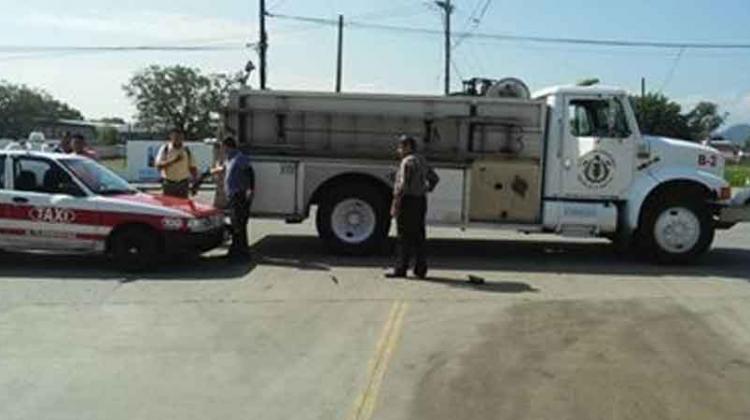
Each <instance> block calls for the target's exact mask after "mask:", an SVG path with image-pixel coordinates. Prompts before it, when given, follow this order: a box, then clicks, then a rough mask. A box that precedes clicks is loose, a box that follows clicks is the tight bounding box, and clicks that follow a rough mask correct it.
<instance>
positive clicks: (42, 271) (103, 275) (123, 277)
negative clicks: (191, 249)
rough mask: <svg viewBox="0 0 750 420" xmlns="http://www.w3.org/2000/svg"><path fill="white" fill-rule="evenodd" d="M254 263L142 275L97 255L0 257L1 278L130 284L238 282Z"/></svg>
mask: <svg viewBox="0 0 750 420" xmlns="http://www.w3.org/2000/svg"><path fill="white" fill-rule="evenodd" d="M256 266H257V263H255V262H253V261H250V262H247V261H246V262H241V261H232V260H228V259H226V258H224V257H223V256H207V257H201V258H191V259H184V260H171V261H165V262H163V263H160V264H157V265H156V266H155V267H154V268H152V269H150V270H147V271H145V272H142V273H132V274H131V273H125V272H122V271H120V270H118V269H117V268H115V267H113V264H112V262H111V261H110V260H108V259H106V258H104V257H96V256H78V255H76V256H69V255H49V254H20V253H18V254H17V253H2V254H0V279H2V278H24V279H34V278H40V279H50V278H52V279H61V280H65V279H71V280H111V281H119V282H122V283H129V282H134V281H140V280H148V281H206V280H239V279H242V278H243V277H245V276H246V275H247V274H248V273H250V272H251V271H252V270H254V269H255V267H256Z"/></svg>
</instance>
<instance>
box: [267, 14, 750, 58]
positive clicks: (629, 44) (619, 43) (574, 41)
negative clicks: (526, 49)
mask: <svg viewBox="0 0 750 420" xmlns="http://www.w3.org/2000/svg"><path fill="white" fill-rule="evenodd" d="M269 17H273V18H277V19H286V20H295V21H299V22H307V23H312V24H318V25H327V26H334V25H336V24H337V23H338V22H337V21H336V20H334V19H326V18H318V17H309V16H295V15H286V14H278V13H276V14H270V15H269ZM347 26H351V27H358V28H363V29H377V30H384V31H395V32H403V33H413V34H422V35H440V36H443V35H444V31H440V30H435V29H426V28H413V27H406V26H396V25H385V24H377V23H366V22H356V21H350V22H348V23H347ZM453 34H454V35H456V36H459V37H466V38H476V39H488V40H496V41H508V42H530V43H540V44H568V45H590V46H599V47H620V48H644V47H645V48H660V49H694V50H750V43H748V44H744V43H700V42H663V41H627V40H615V39H588V38H562V37H543V36H528V35H511V34H488V33H481V32H454V33H453Z"/></svg>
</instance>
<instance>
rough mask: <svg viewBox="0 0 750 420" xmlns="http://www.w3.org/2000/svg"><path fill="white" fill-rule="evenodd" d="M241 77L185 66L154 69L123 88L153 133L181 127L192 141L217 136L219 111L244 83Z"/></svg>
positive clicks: (151, 67)
mask: <svg viewBox="0 0 750 420" xmlns="http://www.w3.org/2000/svg"><path fill="white" fill-rule="evenodd" d="M240 77H241V74H236V75H226V74H212V75H204V74H203V73H201V71H200V70H198V69H194V68H190V67H185V66H171V67H160V66H150V67H147V68H145V69H143V70H141V71H139V72H138V73H136V74H135V75H134V76H133V77H132V78H131V79H130V81H129V82H128V83H127V84H126V85H125V86H123V89H124V90H125V93H126V94H127V96H128V97H129V98H130V99H131V100H133V101H134V102H135V105H136V109H137V110H138V114H137V119H138V122H139V123H140V124H141V125H143V126H144V127H146V128H147V129H149V130H152V131H165V130H168V129H170V128H179V129H181V130H182V131H184V132H185V134H186V137H187V138H188V139H193V140H195V139H200V138H203V137H210V136H212V135H214V134H215V133H216V129H217V127H218V121H219V115H220V114H219V111H220V110H221V107H222V106H223V105H224V103H225V102H226V97H227V93H228V91H229V90H230V89H232V88H233V87H235V86H238V85H239V84H240Z"/></svg>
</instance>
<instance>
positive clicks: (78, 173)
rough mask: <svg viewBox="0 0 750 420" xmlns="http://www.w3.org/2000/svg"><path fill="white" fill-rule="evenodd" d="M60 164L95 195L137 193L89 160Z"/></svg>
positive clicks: (67, 160) (66, 160)
mask: <svg viewBox="0 0 750 420" xmlns="http://www.w3.org/2000/svg"><path fill="white" fill-rule="evenodd" d="M60 162H61V163H62V164H63V165H65V167H66V168H68V169H69V170H70V171H71V172H72V173H73V175H75V177H76V178H78V179H79V180H80V181H81V182H83V183H84V184H85V185H86V186H87V187H88V188H89V189H90V190H91V191H92V192H94V193H95V194H100V195H108V194H135V193H136V192H137V191H136V190H135V189H134V188H133V187H131V186H130V184H128V182H127V181H125V180H124V179H122V178H120V177H119V176H118V175H117V174H115V173H114V172H112V171H110V170H109V169H107V168H105V167H103V166H102V165H99V164H98V163H96V162H95V161H93V160H91V159H62V160H60Z"/></svg>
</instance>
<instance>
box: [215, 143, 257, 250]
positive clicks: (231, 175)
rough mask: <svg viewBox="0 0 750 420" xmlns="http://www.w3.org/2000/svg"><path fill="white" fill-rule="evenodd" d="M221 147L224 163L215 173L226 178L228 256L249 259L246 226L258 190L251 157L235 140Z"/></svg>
mask: <svg viewBox="0 0 750 420" xmlns="http://www.w3.org/2000/svg"><path fill="white" fill-rule="evenodd" d="M221 144H222V147H223V148H224V157H225V160H224V164H223V165H221V166H219V167H217V168H215V169H214V170H213V171H212V172H214V173H217V174H223V175H224V191H225V193H226V196H227V200H228V209H229V212H230V218H231V221H232V231H231V233H232V245H231V246H230V247H229V257H230V258H246V257H249V256H250V248H249V245H248V239H247V224H248V222H249V221H250V206H251V205H252V199H253V193H254V190H255V174H254V172H253V168H252V165H251V164H250V158H249V157H248V156H247V155H246V154H244V153H243V152H242V151H241V150H240V149H239V148H238V147H237V142H236V141H235V140H234V138H232V137H227V138H225V139H224V140H223V141H222V143H221Z"/></svg>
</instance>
